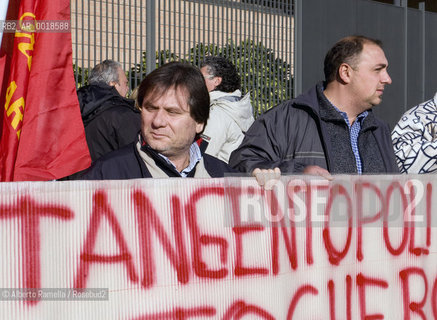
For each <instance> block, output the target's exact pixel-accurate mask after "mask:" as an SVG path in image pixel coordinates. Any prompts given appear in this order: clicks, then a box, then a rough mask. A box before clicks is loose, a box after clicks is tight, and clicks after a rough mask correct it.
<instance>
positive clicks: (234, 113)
mask: <svg viewBox="0 0 437 320" xmlns="http://www.w3.org/2000/svg"><path fill="white" fill-rule="evenodd" d="M200 67H201V68H200V71H201V72H202V74H203V76H204V77H205V82H206V87H207V88H208V91H209V92H210V99H211V105H210V113H209V120H208V124H207V126H206V127H205V131H204V132H203V135H202V138H203V139H205V140H206V141H207V142H208V146H207V148H206V153H208V154H210V155H212V156H214V157H217V158H219V159H220V160H223V161H225V162H226V163H227V162H228V161H229V157H230V155H231V153H232V151H234V150H235V149H236V148H237V147H238V146H239V145H240V143H241V141H243V138H244V132H246V131H247V130H248V129H249V127H250V126H251V125H252V123H253V121H254V118H253V109H252V105H251V104H250V94H249V93H248V94H246V95H245V96H244V97H243V96H242V94H241V91H240V76H239V75H238V72H237V69H236V68H235V66H234V65H233V64H232V63H231V62H229V61H228V60H227V59H225V58H223V57H215V56H208V57H206V58H205V60H204V61H203V62H202V63H201V65H200Z"/></svg>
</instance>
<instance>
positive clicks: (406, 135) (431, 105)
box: [391, 93, 437, 173]
mask: <svg viewBox="0 0 437 320" xmlns="http://www.w3.org/2000/svg"><path fill="white" fill-rule="evenodd" d="M391 136H392V140H393V147H394V150H395V155H396V160H397V163H398V166H399V169H400V171H401V172H402V173H432V172H436V171H437V93H436V94H435V95H434V98H432V99H430V100H428V101H425V102H423V103H421V104H419V105H417V106H415V107H413V108H411V109H410V110H408V111H407V112H405V113H404V115H403V116H402V117H401V119H400V120H399V122H398V123H397V125H396V126H395V128H394V130H393V132H392V135H391Z"/></svg>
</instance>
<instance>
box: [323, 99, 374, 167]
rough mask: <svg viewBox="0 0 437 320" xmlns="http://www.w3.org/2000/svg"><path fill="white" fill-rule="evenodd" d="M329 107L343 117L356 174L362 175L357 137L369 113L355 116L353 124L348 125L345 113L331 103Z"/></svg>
mask: <svg viewBox="0 0 437 320" xmlns="http://www.w3.org/2000/svg"><path fill="white" fill-rule="evenodd" d="M331 105H332V106H333V107H334V109H335V110H337V111H338V112H339V113H340V114H341V116H342V117H343V119H344V121H345V122H346V124H347V126H348V128H349V136H350V143H351V147H352V151H353V153H354V156H355V162H356V165H357V172H358V174H362V173H363V165H362V163H361V157H360V151H359V149H358V136H359V134H360V131H361V124H362V122H363V121H364V119H365V118H366V117H367V115H368V114H369V113H368V112H367V111H364V112H361V113H360V114H359V115H358V116H357V118H356V119H355V121H354V123H353V124H352V125H351V124H350V123H349V118H348V116H347V114H346V112H343V111H340V110H339V109H338V108H337V107H336V106H334V105H333V104H332V103H331Z"/></svg>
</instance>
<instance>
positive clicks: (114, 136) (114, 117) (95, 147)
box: [77, 60, 141, 161]
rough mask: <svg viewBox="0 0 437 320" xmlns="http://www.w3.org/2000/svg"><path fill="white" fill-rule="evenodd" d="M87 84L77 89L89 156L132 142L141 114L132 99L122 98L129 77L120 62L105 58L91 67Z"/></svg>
mask: <svg viewBox="0 0 437 320" xmlns="http://www.w3.org/2000/svg"><path fill="white" fill-rule="evenodd" d="M88 82H89V85H87V86H84V87H82V88H80V89H79V90H78V91H77V95H78V98H79V104H80V111H81V114H82V120H83V124H84V127H85V135H86V140H87V143H88V148H89V151H90V155H91V160H92V161H95V160H97V159H99V158H100V157H101V156H103V155H104V154H106V153H108V152H110V151H113V150H117V149H119V148H121V147H123V146H125V145H127V144H129V143H131V142H133V141H134V140H135V139H136V137H137V135H138V132H139V131H140V127H141V115H140V112H139V110H137V109H136V108H135V102H134V100H132V99H127V98H125V97H126V95H127V93H128V91H129V87H128V81H127V78H126V74H125V73H124V71H123V68H122V67H121V65H120V63H118V62H116V61H112V60H105V61H103V62H101V63H99V64H97V65H96V66H95V67H94V68H93V69H92V71H91V75H90V77H89V79H88Z"/></svg>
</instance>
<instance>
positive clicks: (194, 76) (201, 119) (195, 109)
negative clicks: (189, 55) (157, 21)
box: [137, 61, 210, 126]
mask: <svg viewBox="0 0 437 320" xmlns="http://www.w3.org/2000/svg"><path fill="white" fill-rule="evenodd" d="M170 88H174V89H175V90H177V89H182V90H186V92H187V94H188V101H187V104H188V106H189V107H190V115H191V118H193V119H194V120H195V121H196V122H197V123H204V124H205V126H206V122H207V120H208V117H209V102H210V101H209V93H208V89H207V88H206V84H205V79H204V78H203V75H202V73H201V72H200V70H199V69H198V68H196V67H194V66H192V65H190V64H188V63H183V62H176V61H174V62H169V63H167V64H164V65H162V66H160V67H159V68H158V69H155V70H153V71H152V72H151V73H149V74H148V75H147V76H146V77H145V78H144V80H143V81H142V82H141V84H140V87H139V89H138V96H137V101H138V105H139V107H140V109H141V108H142V106H143V101H144V99H146V98H147V99H150V98H152V97H153V96H159V95H161V94H163V93H164V92H165V91H167V90H168V89H170Z"/></svg>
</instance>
